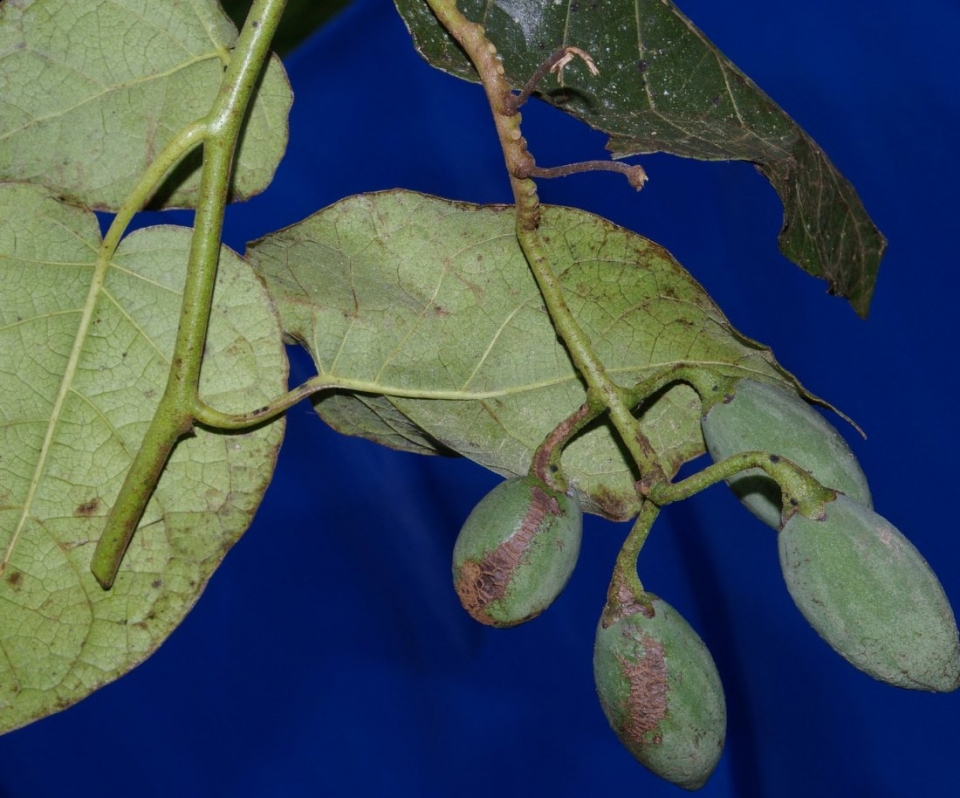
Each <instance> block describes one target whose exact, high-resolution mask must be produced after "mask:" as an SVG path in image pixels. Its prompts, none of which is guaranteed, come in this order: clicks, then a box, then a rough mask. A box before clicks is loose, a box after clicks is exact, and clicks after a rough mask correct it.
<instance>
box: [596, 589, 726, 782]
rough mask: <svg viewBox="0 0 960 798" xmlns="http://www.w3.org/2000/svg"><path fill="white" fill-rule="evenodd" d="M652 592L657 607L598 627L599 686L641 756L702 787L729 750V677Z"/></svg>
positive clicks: (613, 719) (623, 737) (614, 724)
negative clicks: (725, 677) (725, 749)
mask: <svg viewBox="0 0 960 798" xmlns="http://www.w3.org/2000/svg"><path fill="white" fill-rule="evenodd" d="M651 598H652V606H653V615H651V616H649V617H648V616H647V615H646V614H644V613H643V612H637V613H634V614H633V615H628V616H627V617H625V618H622V619H621V620H619V621H617V622H616V623H614V624H612V625H611V626H609V627H608V628H606V629H604V628H603V625H602V624H601V625H600V626H599V627H598V628H597V637H596V643H595V645H594V653H593V673H594V679H595V680H596V684H597V694H598V695H599V697H600V705H601V706H602V707H603V712H604V714H605V715H606V716H607V720H608V721H609V722H610V726H611V728H613V730H614V732H616V734H617V737H619V738H620V742H621V743H623V745H624V746H625V747H626V748H627V750H629V751H630V753H631V754H633V756H634V757H635V758H636V759H637V760H638V761H639V762H640V763H641V764H643V765H645V766H646V767H647V768H649V769H650V770H651V771H653V772H654V773H656V774H657V775H658V776H660V777H662V778H664V779H667V780H668V781H671V782H673V783H674V784H676V785H678V786H680V787H684V788H685V789H688V790H695V789H698V788H700V787H702V786H703V785H704V784H705V783H706V781H707V779H708V778H709V777H710V774H711V773H712V772H713V770H714V768H715V767H716V765H717V762H718V761H719V760H720V754H721V753H722V751H723V741H724V738H725V736H726V729H727V710H726V703H725V700H724V696H723V685H721V683H720V675H719V674H718V673H717V667H716V665H715V664H714V662H713V657H711V656H710V652H709V651H708V650H707V647H706V645H704V643H703V641H702V640H701V639H700V638H699V636H698V635H697V633H696V632H694V631H693V629H692V628H691V627H690V625H689V624H688V623H687V622H686V621H685V620H684V619H683V617H682V616H681V615H680V613H678V612H677V611H676V610H675V609H674V608H673V607H671V606H670V605H669V604H667V602H665V601H663V600H662V599H659V598H657V597H656V596H651Z"/></svg>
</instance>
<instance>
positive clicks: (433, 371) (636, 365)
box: [248, 191, 793, 519]
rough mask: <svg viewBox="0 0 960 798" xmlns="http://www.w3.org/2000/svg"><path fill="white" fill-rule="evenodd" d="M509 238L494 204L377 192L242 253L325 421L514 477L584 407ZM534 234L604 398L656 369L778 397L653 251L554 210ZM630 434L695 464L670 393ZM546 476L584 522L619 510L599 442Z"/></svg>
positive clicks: (508, 221) (764, 368) (687, 392)
mask: <svg viewBox="0 0 960 798" xmlns="http://www.w3.org/2000/svg"><path fill="white" fill-rule="evenodd" d="M514 224H515V211H514V209H513V207H512V206H495V207H493V206H477V205H468V204H464V203H454V202H449V201H446V200H442V199H438V198H435V197H428V196H424V195H421V194H415V193H411V192H405V191H392V192H385V193H382V194H373V195H364V196H359V197H352V198H349V199H346V200H343V201H342V202H339V203H337V204H336V205H333V206H331V207H329V208H327V209H325V210H323V211H320V212H319V213H317V214H315V215H314V216H311V217H310V218H309V219H307V220H305V221H303V222H301V223H299V224H297V225H294V226H293V227H290V228H287V229H286V230H283V231H280V232H279V233H276V234H274V235H272V236H268V237H267V238H265V239H262V240H260V241H258V242H255V243H254V244H252V245H251V247H250V251H249V253H248V258H249V259H250V261H251V262H252V263H253V265H254V267H255V268H256V269H257V270H258V271H259V272H260V273H261V274H262V275H263V276H264V278H265V279H266V281H267V287H268V289H269V290H270V292H271V294H272V295H273V297H274V299H275V301H276V302H277V306H278V309H279V311H280V316H281V322H282V324H283V329H284V332H285V333H286V334H287V335H289V336H291V337H293V338H294V339H296V340H298V341H300V342H302V343H303V344H304V345H305V346H306V347H307V348H308V349H309V351H310V353H311V354H312V355H313V358H314V361H315V363H316V367H317V370H318V372H319V374H321V375H324V376H327V377H329V378H331V379H332V380H337V381H338V382H339V384H340V385H341V387H342V390H341V391H339V392H335V393H329V394H326V395H323V396H322V398H321V401H320V402H319V404H318V411H319V412H320V414H321V415H322V416H323V417H324V419H325V420H327V421H328V422H329V423H330V424H331V425H333V426H334V427H336V428H337V429H339V430H341V431H342V432H346V433H349V434H352V435H360V436H363V437H366V438H370V439H372V440H375V441H378V442H380V443H383V444H385V445H388V446H392V447H395V448H400V449H407V450H411V451H420V452H444V451H448V452H456V453H458V454H461V455H464V456H466V457H469V458H471V459H472V460H475V461H477V462H479V463H481V464H482V465H484V466H486V467H488V468H490V469H492V470H494V471H497V472H499V473H501V474H505V475H508V474H509V475H515V474H523V473H526V471H527V469H528V468H529V466H530V461H531V457H532V454H533V451H534V450H535V448H536V447H537V446H538V445H539V444H540V442H541V441H542V440H543V439H544V437H545V436H546V435H547V434H548V433H549V432H550V430H551V429H553V428H554V427H555V426H556V425H557V424H558V423H559V422H560V421H561V420H562V419H563V418H565V417H566V416H567V415H569V414H571V413H573V412H574V411H575V410H576V409H577V408H578V407H579V406H580V404H581V403H582V402H583V401H584V398H585V393H584V389H583V386H582V384H581V381H580V379H579V378H578V376H577V374H576V372H575V370H574V368H573V366H572V365H571V363H570V360H569V358H568V357H567V354H566V351H565V349H564V348H563V347H562V346H561V345H560V343H559V342H558V340H557V337H556V335H555V333H554V329H553V326H552V324H551V322H550V319H549V317H548V315H547V313H546V310H545V309H544V307H543V305H542V301H541V297H540V293H539V291H538V289H537V286H536V284H535V283H534V281H533V278H532V276H531V274H530V271H529V269H528V267H527V263H526V261H525V259H524V257H523V254H522V252H521V251H520V249H519V246H518V244H517V241H516V238H515V235H514ZM542 234H543V237H544V241H545V244H546V248H547V252H548V253H549V256H550V258H551V262H552V264H553V267H554V269H555V270H556V271H557V272H558V273H559V274H560V276H561V279H562V282H563V285H564V288H565V290H566V297H567V302H568V304H569V305H570V308H571V310H572V312H573V313H574V315H575V316H576V317H577V319H578V321H579V322H580V324H581V325H582V326H583V328H584V329H585V331H586V333H587V334H588V335H589V336H590V338H591V339H592V342H593V346H594V348H595V350H596V352H597V354H598V355H599V356H600V358H601V359H602V361H603V362H604V364H605V365H606V367H607V369H608V370H609V372H610V374H611V375H612V376H613V377H614V379H615V380H616V381H617V382H618V383H620V384H621V385H625V386H627V385H634V384H636V383H637V382H639V381H640V380H641V379H642V378H644V377H645V376H648V375H650V374H651V373H653V372H654V371H656V370H657V369H658V368H660V367H662V366H664V365H665V364H670V363H674V362H683V363H688V364H710V365H713V366H715V367H716V368H717V369H718V370H719V371H721V372H722V373H725V374H728V375H738V374H740V375H747V374H751V375H753V376H755V377H759V378H761V379H767V380H774V381H782V382H786V383H788V384H790V385H791V386H792V385H793V383H792V381H791V379H790V378H789V377H788V376H787V375H785V374H783V373H782V372H781V371H780V370H779V368H778V367H777V366H776V364H775V362H774V361H773V358H772V357H771V355H770V353H769V351H768V350H766V349H764V348H761V347H760V346H758V345H756V344H754V343H753V342H751V341H749V340H747V339H745V338H743V337H742V336H740V335H739V334H737V333H736V332H735V331H734V330H733V329H732V328H731V327H730V326H729V324H728V322H727V321H726V319H725V318H724V317H723V315H722V313H721V312H720V311H719V310H718V309H717V307H716V306H715V305H714V304H713V302H712V301H711V300H710V299H709V298H708V297H707V295H706V294H705V293H704V291H703V289H701V288H700V286H699V285H698V284H697V283H696V282H695V281H694V280H693V278H691V277H690V275H689V274H687V272H685V271H684V270H683V268H682V267H681V266H680V265H679V264H677V263H676V261H674V260H673V259H672V258H671V256H670V255H669V253H667V252H666V251H665V250H663V249H662V248H661V247H659V246H657V245H656V244H654V243H652V242H651V241H648V240H647V239H644V238H642V237H640V236H638V235H635V234H633V233H631V232H629V231H627V230H624V229H622V228H619V227H616V226H615V225H613V224H611V223H610V222H608V221H606V220H604V219H601V218H599V217H596V216H592V215H590V214H587V213H584V212H581V211H577V210H572V209H568V208H555V207H545V208H544V212H543V227H542ZM398 393H403V394H405V396H403V397H400V396H397V395H396V394H398ZM377 394H394V395H393V396H390V395H384V396H378V395H377ZM642 423H643V428H644V430H645V432H646V434H647V435H648V436H649V437H650V440H651V442H652V443H653V445H654V447H655V448H656V450H657V451H658V452H659V453H660V455H661V457H662V458H663V462H664V464H665V466H666V467H668V468H669V469H672V470H673V471H675V470H676V469H677V468H679V466H680V465H681V464H682V463H683V462H685V461H686V460H688V459H690V458H692V457H695V456H697V455H698V454H701V453H702V452H703V450H704V445H703V438H702V436H701V433H700V403H699V400H698V398H697V396H696V394H695V393H694V392H693V390H692V389H690V388H689V387H687V386H684V385H679V386H675V387H673V388H672V389H671V390H669V391H668V392H667V393H666V394H664V395H663V396H661V397H659V398H658V399H657V401H656V402H655V403H654V404H653V405H652V406H651V407H649V408H647V409H646V411H645V413H644V415H643V419H642ZM563 462H564V469H565V473H566V474H567V476H568V477H569V478H570V479H571V480H572V481H573V482H574V483H575V484H576V485H577V487H578V488H579V490H580V492H581V494H582V496H583V499H584V506H585V509H588V510H590V511H592V512H595V513H601V514H603V515H606V516H608V517H611V518H617V519H623V518H627V517H630V516H631V515H633V514H634V513H635V512H636V510H637V496H636V490H635V488H634V485H633V482H634V479H635V477H634V476H633V475H632V473H631V471H630V469H629V467H628V465H627V461H626V460H625V459H624V456H623V455H622V453H621V451H620V449H619V448H618V447H617V445H616V444H615V443H614V438H613V437H612V436H611V433H610V431H609V430H608V428H607V427H606V426H598V427H597V428H595V429H593V430H591V431H589V432H588V433H586V434H584V435H582V436H581V437H579V438H578V439H577V440H576V441H575V442H574V443H573V444H572V445H571V446H570V447H569V448H568V449H567V450H566V452H565V454H564V461H563Z"/></svg>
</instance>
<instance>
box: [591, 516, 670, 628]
mask: <svg viewBox="0 0 960 798" xmlns="http://www.w3.org/2000/svg"><path fill="white" fill-rule="evenodd" d="M658 515H660V507H659V506H657V505H656V504H654V503H653V502H651V501H645V502H644V503H643V506H642V507H641V508H640V513H639V515H637V520H636V521H635V522H634V524H633V527H632V528H631V529H630V534H629V535H627V539H626V540H625V541H624V542H623V546H621V548H620V553H619V554H618V555H617V561H616V563H615V564H614V566H613V576H612V578H611V579H610V587H609V588H607V603H606V605H605V606H604V608H603V613H602V614H601V616H600V623H601V624H603V627H604V628H605V629H606V628H608V627H609V626H611V625H613V624H615V623H616V622H617V621H619V620H620V619H621V618H625V617H626V616H628V615H633V614H634V613H636V612H642V613H644V614H645V615H647V616H648V617H649V616H650V615H651V614H652V612H653V609H652V607H651V605H650V598H649V596H648V595H647V593H646V591H645V590H644V589H643V585H642V584H641V583H640V577H639V576H638V575H637V558H638V557H639V556H640V549H642V548H643V544H644V543H646V541H647V537H648V536H649V534H650V529H651V528H652V527H653V522H654V521H656V520H657V516H658Z"/></svg>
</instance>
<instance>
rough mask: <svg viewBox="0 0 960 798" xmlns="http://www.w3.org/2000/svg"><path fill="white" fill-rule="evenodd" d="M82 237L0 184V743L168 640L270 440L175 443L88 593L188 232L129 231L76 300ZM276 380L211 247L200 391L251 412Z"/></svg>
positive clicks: (149, 387) (282, 364) (236, 273)
mask: <svg viewBox="0 0 960 798" xmlns="http://www.w3.org/2000/svg"><path fill="white" fill-rule="evenodd" d="M99 241H100V234H99V229H98V226H97V221H96V219H95V218H94V216H93V214H91V213H88V212H84V211H81V210H78V209H76V208H73V207H70V206H67V205H64V204H62V203H60V202H57V201H56V200H55V199H52V198H51V197H49V196H48V195H47V193H46V192H45V191H44V190H43V189H40V188H37V187H33V186H20V185H10V184H8V185H0V286H2V291H0V557H3V556H6V559H7V563H6V568H5V570H4V571H3V573H2V576H0V731H7V730H10V729H13V728H17V727H18V726H22V725H24V724H25V723H29V722H30V721H32V720H35V719H37V718H39V717H43V716H44V715H48V714H50V713H51V712H54V711H57V710H58V709H62V708H64V707H65V706H69V705H70V704H72V703H74V702H76V701H78V700H79V699H81V698H83V697H84V696H85V695H87V694H88V693H90V692H91V691H93V690H95V689H96V688H97V687H100V686H101V685H103V684H105V683H107V682H109V681H112V680H113V679H116V678H117V677H118V676H120V675H122V674H123V673H125V672H126V671H128V670H130V669H131V668H132V667H134V666H135V665H137V664H138V663H139V662H141V661H142V660H143V659H145V658H146V657H147V656H148V655H149V654H150V653H151V652H152V651H153V650H154V649H155V648H156V647H157V646H158V645H159V644H160V643H161V642H162V641H163V640H164V639H165V638H166V636H167V635H169V634H170V632H171V631H172V630H173V629H174V628H175V627H176V626H177V625H178V624H179V623H180V621H181V620H182V619H183V617H184V615H185V614H186V612H187V611H188V610H189V609H190V607H191V606H193V604H194V602H195V601H196V599H197V598H198V596H199V595H200V593H201V591H202V590H203V587H204V585H205V584H206V582H207V579H208V578H209V577H210V574H211V573H212V572H213V570H214V569H215V568H216V567H217V565H218V564H219V562H220V561H221V560H222V558H223V556H224V554H225V553H226V551H227V550H228V549H229V548H230V546H231V545H232V544H233V543H234V542H235V541H236V540H237V539H238V538H239V537H240V535H241V534H242V533H243V531H244V530H245V529H246V527H247V526H248V524H249V522H250V519H251V518H252V516H253V513H254V511H255V509H256V507H257V505H258V504H259V502H260V499H261V497H262V496H263V492H264V491H265V489H266V486H267V484H268V482H269V480H270V476H271V474H272V471H273V466H274V462H275V459H276V453H277V450H278V447H279V444H280V440H281V437H282V431H283V424H282V422H278V423H274V424H271V425H269V426H266V427H264V428H262V429H260V430H258V431H255V432H250V433H245V434H233V435H223V434H212V433H210V432H208V431H205V430H203V429H197V430H196V434H195V436H192V437H189V438H186V439H184V440H183V441H182V442H181V443H180V444H179V445H178V447H177V449H176V450H175V452H174V454H173V457H172V459H171V462H170V464H169V466H168V468H167V470H166V471H165V472H164V474H163V477H162V479H161V481H160V484H159V487H158V489H157V491H156V493H155V494H154V496H153V498H152V500H151V502H150V504H149V506H148V507H147V510H146V513H145V515H144V518H143V521H142V523H141V528H140V529H139V530H138V531H137V533H136V535H135V537H134V540H133V543H132V544H131V547H130V550H129V551H128V553H127V555H126V558H125V560H124V563H123V567H122V568H121V571H120V575H119V577H118V579H117V582H116V585H115V586H114V588H113V589H112V590H111V591H109V592H105V591H104V590H102V589H101V588H100V586H99V584H97V582H96V580H95V579H94V578H93V576H92V575H91V573H90V570H89V568H90V558H91V555H92V553H93V548H94V545H95V543H96V541H97V539H98V538H99V535H100V530H101V528H102V525H103V521H104V517H105V515H106V513H107V511H108V509H109V508H110V506H111V505H112V503H113V501H114V500H115V498H116V496H117V493H118V491H119V488H120V485H121V482H122V480H123V478H124V476H125V473H126V470H127V468H128V466H129V465H130V462H131V459H132V455H133V453H134V452H135V451H136V450H137V448H138V446H139V444H140V441H141V440H142V437H143V433H144V431H145V429H146V426H147V424H148V422H149V421H150V418H151V416H152V414H153V412H154V409H155V407H156V405H157V401H158V399H159V397H160V395H161V394H162V392H163V389H164V386H165V384H166V379H167V372H168V369H169V361H170V357H171V353H172V351H173V342H174V337H175V335H176V325H177V320H178V316H179V306H180V291H181V289H182V285H183V280H184V274H185V265H186V260H187V250H188V246H189V241H190V231H189V230H187V229H186V228H176V227H160V228H150V229H148V230H144V231H140V232H138V233H135V234H133V235H131V236H130V237H129V238H127V239H126V240H125V241H124V242H123V243H122V245H121V247H120V250H119V251H118V253H117V254H116V256H115V258H114V261H113V262H112V263H111V265H110V266H109V268H108V269H107V270H106V275H105V279H104V281H103V283H102V286H101V287H100V288H99V290H97V291H95V292H94V293H93V294H92V295H91V296H90V298H89V300H88V292H89V290H90V286H91V284H92V282H93V277H94V274H95V264H96V260H97V250H98V245H99ZM88 303H89V304H88ZM85 307H89V309H90V310H92V315H91V317H90V318H91V323H90V326H89V333H88V334H87V335H86V336H85V337H83V338H81V339H80V344H81V345H82V348H81V349H79V350H78V351H79V358H78V359H77V360H76V365H75V368H74V369H73V370H72V371H70V370H69V363H70V362H71V361H70V355H71V351H72V349H73V347H74V342H75V339H77V338H78V329H79V323H80V319H81V317H82V314H83V311H84V308H85ZM286 369H287V366H286V358H285V354H284V352H283V348H282V346H281V342H280V330H279V325H278V319H277V317H276V312H275V310H274V308H273V306H272V303H271V302H270V299H269V297H268V296H267V294H266V292H265V291H264V290H263V287H262V285H261V284H260V282H259V281H258V280H257V279H256V277H255V276H254V274H253V273H252V271H251V270H250V268H249V266H248V265H247V264H246V263H244V261H243V260H241V259H240V258H238V257H237V256H236V255H235V254H234V253H232V252H229V251H228V250H226V249H224V250H223V253H222V255H221V264H220V275H219V278H218V283H217V293H216V304H215V308H214V313H213V318H212V321H211V326H210V333H209V339H208V345H207V358H206V360H205V361H204V367H203V376H202V392H203V394H204V395H205V397H207V399H208V401H210V402H211V403H212V404H214V405H215V406H217V407H221V408H223V409H226V410H231V411H237V412H239V411H244V410H250V409H251V408H253V407H256V406H257V405H258V404H263V403H265V401H266V400H268V399H269V398H271V397H273V396H275V395H276V394H277V393H279V392H281V391H282V390H284V386H285V384H286ZM58 399H62V403H61V404H60V405H59V406H58ZM45 440H48V441H49V445H48V446H47V448H46V449H44V441H45Z"/></svg>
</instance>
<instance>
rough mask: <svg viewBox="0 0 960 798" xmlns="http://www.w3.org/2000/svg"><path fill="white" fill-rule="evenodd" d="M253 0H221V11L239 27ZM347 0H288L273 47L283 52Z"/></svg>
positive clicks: (312, 31) (292, 47)
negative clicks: (319, 0)
mask: <svg viewBox="0 0 960 798" xmlns="http://www.w3.org/2000/svg"><path fill="white" fill-rule="evenodd" d="M252 2H253V0H222V2H221V5H222V6H223V10H224V11H226V12H227V14H229V15H230V19H232V20H233V22H234V24H235V25H236V26H237V27H238V28H239V27H240V26H241V25H242V24H243V21H244V20H245V19H246V18H247V13H248V12H249V11H250V5H251V3H252ZM349 2H350V0H323V2H319V3H318V2H317V0H289V2H288V3H287V8H286V10H285V11H284V12H283V19H281V20H280V27H279V28H277V33H276V35H275V36H274V37H273V45H272V47H273V50H274V52H275V53H277V54H278V55H285V54H286V53H289V52H290V51H291V50H293V49H294V48H296V47H297V45H299V44H300V43H301V42H302V41H303V40H304V39H306V38H307V37H308V36H311V35H312V34H313V33H314V32H316V31H317V30H318V29H319V28H320V27H321V26H322V25H323V24H324V23H325V22H327V20H329V19H330V18H331V17H332V16H334V15H335V14H337V13H339V12H340V11H341V10H342V9H343V7H344V6H346V5H347V4H348V3H349Z"/></svg>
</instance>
